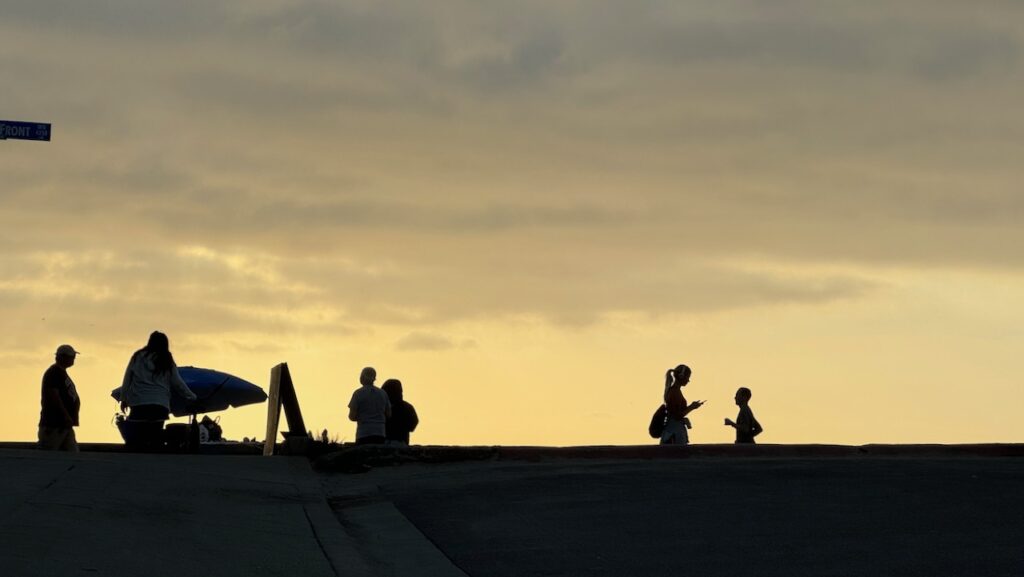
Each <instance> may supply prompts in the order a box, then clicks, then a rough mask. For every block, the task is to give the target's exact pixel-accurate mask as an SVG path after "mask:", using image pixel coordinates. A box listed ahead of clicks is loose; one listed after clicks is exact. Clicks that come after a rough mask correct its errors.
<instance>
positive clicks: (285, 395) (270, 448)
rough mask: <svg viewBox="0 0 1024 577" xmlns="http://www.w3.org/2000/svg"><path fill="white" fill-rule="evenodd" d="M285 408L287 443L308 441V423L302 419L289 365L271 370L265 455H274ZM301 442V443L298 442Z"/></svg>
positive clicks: (284, 364)
mask: <svg viewBox="0 0 1024 577" xmlns="http://www.w3.org/2000/svg"><path fill="white" fill-rule="evenodd" d="M282 407H283V408H284V416H285V419H286V420H287V421H288V432H287V433H285V437H286V439H285V441H286V442H287V441H288V439H292V438H294V439H306V440H308V438H309V436H308V435H307V433H306V423H305V421H303V419H302V411H301V410H300V409H299V399H298V397H296V396H295V384H294V383H292V374H291V372H290V371H289V370H288V363H281V364H279V365H277V366H275V367H274V368H272V369H270V395H269V399H268V400H267V438H266V440H265V441H264V444H263V454H264V455H265V456H270V455H273V454H274V441H275V439H276V438H277V427H278V424H279V423H280V420H281V408H282ZM297 442H301V441H297Z"/></svg>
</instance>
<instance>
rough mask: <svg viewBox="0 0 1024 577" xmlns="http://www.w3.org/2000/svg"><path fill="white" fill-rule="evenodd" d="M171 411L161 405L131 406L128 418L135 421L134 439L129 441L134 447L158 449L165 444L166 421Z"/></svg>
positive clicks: (147, 449)
mask: <svg viewBox="0 0 1024 577" xmlns="http://www.w3.org/2000/svg"><path fill="white" fill-rule="evenodd" d="M168 416H169V413H168V411H167V407H161V406H160V405H138V406H135V407H132V408H131V412H130V413H129V414H128V420H129V421H133V423H132V428H133V429H134V433H135V434H134V440H133V442H131V443H128V445H129V446H131V447H132V448H134V449H138V450H143V451H157V450H160V449H161V448H162V447H163V444H164V421H166V420H167V417H168Z"/></svg>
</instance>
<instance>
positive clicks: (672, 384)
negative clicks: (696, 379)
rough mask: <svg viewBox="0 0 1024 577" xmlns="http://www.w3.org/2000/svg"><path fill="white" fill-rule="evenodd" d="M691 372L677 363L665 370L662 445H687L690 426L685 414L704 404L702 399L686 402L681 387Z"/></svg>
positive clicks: (687, 380) (684, 384) (686, 381)
mask: <svg viewBox="0 0 1024 577" xmlns="http://www.w3.org/2000/svg"><path fill="white" fill-rule="evenodd" d="M691 374H693V371H691V370H690V367H688V366H686V365H679V366H678V367H676V368H674V369H669V370H668V371H666V372H665V407H666V409H667V413H668V420H667V421H666V422H665V429H664V431H663V432H662V433H661V444H662V445H688V444H689V443H690V435H689V433H688V431H687V429H689V428H690V420H689V419H687V418H686V415H688V414H690V413H691V412H692V411H695V410H697V409H699V408H701V406H703V405H704V401H694V402H692V403H690V404H689V405H687V404H686V397H684V396H683V387H685V386H686V384H687V383H689V382H690V375H691Z"/></svg>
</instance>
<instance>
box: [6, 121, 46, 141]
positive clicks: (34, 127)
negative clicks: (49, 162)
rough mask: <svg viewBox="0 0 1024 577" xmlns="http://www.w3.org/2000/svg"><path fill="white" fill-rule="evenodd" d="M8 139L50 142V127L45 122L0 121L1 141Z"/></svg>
mask: <svg viewBox="0 0 1024 577" xmlns="http://www.w3.org/2000/svg"><path fill="white" fill-rule="evenodd" d="M8 138H11V139H17V140H42V141H45V142H49V141H50V125H49V124H47V123H43V122H18V121H16V120H0V140H7V139H8Z"/></svg>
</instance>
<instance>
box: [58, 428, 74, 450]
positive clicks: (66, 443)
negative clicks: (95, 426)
mask: <svg viewBox="0 0 1024 577" xmlns="http://www.w3.org/2000/svg"><path fill="white" fill-rule="evenodd" d="M60 450H61V451H67V452H69V453H77V452H78V439H77V438H76V437H75V430H74V429H68V433H67V434H66V435H64V440H63V441H62V442H61V444H60Z"/></svg>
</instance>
